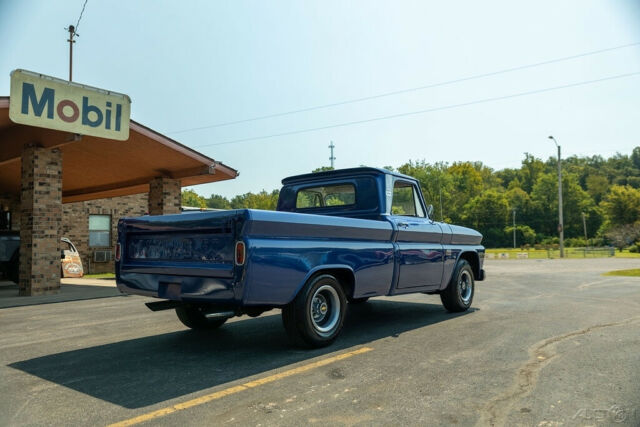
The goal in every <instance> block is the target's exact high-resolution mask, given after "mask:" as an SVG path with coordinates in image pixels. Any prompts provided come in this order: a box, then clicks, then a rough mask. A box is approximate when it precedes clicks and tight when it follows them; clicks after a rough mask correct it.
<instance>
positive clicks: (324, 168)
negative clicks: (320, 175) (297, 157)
mask: <svg viewBox="0 0 640 427" xmlns="http://www.w3.org/2000/svg"><path fill="white" fill-rule="evenodd" d="M332 170H334V168H332V167H331V166H320V167H319V168H316V169H314V170H312V171H311V172H313V173H316V172H327V171H332Z"/></svg>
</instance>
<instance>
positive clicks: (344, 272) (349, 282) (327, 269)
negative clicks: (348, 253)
mask: <svg viewBox="0 0 640 427" xmlns="http://www.w3.org/2000/svg"><path fill="white" fill-rule="evenodd" d="M322 274H330V275H332V276H333V277H335V278H336V280H337V281H338V283H339V284H340V286H342V289H343V290H344V294H345V296H349V297H351V296H353V291H354V288H355V283H356V276H355V273H354V271H353V269H352V268H351V267H350V266H348V265H343V264H330V265H321V266H317V267H314V268H312V269H311V270H310V271H309V272H308V273H307V275H306V276H305V278H304V280H302V283H300V285H299V286H298V288H297V289H296V292H295V294H294V295H293V297H292V298H291V300H293V299H295V297H296V296H298V294H299V293H300V291H301V290H302V288H303V287H304V286H305V285H306V284H307V283H308V282H309V281H310V280H311V279H313V278H314V277H317V276H320V275H322Z"/></svg>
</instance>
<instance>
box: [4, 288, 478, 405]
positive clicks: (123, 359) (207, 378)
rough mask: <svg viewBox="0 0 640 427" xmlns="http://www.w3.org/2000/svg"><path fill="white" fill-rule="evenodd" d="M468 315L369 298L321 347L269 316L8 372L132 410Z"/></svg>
mask: <svg viewBox="0 0 640 427" xmlns="http://www.w3.org/2000/svg"><path fill="white" fill-rule="evenodd" d="M472 312H473V310H470V311H468V312H466V313H462V314H451V313H447V312H446V311H444V309H443V308H442V306H441V305H435V304H426V303H425V304H419V303H410V302H396V301H388V300H372V301H369V302H368V303H366V304H362V305H357V306H351V307H350V309H349V314H348V317H347V319H346V323H345V326H344V328H343V330H342V333H341V336H340V337H339V338H338V340H337V341H336V342H335V343H334V344H333V345H332V346H330V347H328V348H324V349H318V350H300V349H296V348H292V347H291V346H290V344H289V342H288V340H287V337H286V334H285V332H284V328H283V327H282V322H281V318H280V316H279V315H274V316H265V317H260V318H256V319H246V320H241V321H237V322H232V323H229V324H227V325H224V326H223V327H222V328H221V329H219V330H215V331H208V332H200V331H191V330H185V331H180V332H172V333H167V334H162V335H155V336H150V337H145V338H138V339H133V340H128V341H123V342H117V343H113V344H106V345H101V346H98V347H92V348H85V349H81V350H74V351H68V352H64V353H58V354H52V355H50V356H44V357H39V358H35V359H31V360H25V361H22V362H18V363H13V364H11V365H9V366H11V367H12V368H15V369H19V370H21V371H24V372H27V373H29V374H32V375H35V376H38V377H40V378H43V379H45V380H47V381H51V382H54V383H57V384H60V385H63V386H65V387H68V388H70V389H73V390H76V391H79V392H81V393H85V394H87V395H90V396H92V397H95V398H98V399H102V400H105V401H108V402H111V403H114V404H116V405H120V406H122V407H125V408H131V409H133V408H140V407H144V406H148V405H153V404H155V403H159V402H163V401H166V400H169V399H173V398H176V397H180V396H183V395H186V394H189V393H193V392H197V391H200V390H205V389H208V388H211V387H214V386H217V385H220V384H224V383H228V382H231V381H235V380H239V379H242V378H245V377H248V376H252V375H256V374H260V373H263V372H266V371H269V370H272V369H275V368H281V367H285V366H287V365H290V364H293V363H298V362H301V361H304V360H307V359H312V358H315V357H318V356H322V355H324V354H327V353H332V352H335V351H337V350H343V349H346V348H350V347H353V346H357V345H361V344H365V343H369V342H371V341H374V340H377V339H380V338H385V337H391V336H398V335H399V334H401V333H403V332H407V331H411V330H414V329H418V328H423V327H426V326H429V325H433V324H436V323H439V322H442V321H445V320H450V319H453V318H455V317H458V316H461V315H465V314H469V313H472ZM131 327H132V328H133V327H135V326H133V325H132V326H131Z"/></svg>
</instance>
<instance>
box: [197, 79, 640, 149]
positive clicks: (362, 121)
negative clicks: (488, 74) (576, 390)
mask: <svg viewBox="0 0 640 427" xmlns="http://www.w3.org/2000/svg"><path fill="white" fill-rule="evenodd" d="M638 74H640V71H635V72H633V73H626V74H618V75H615V76H609V77H603V78H600V79H595V80H586V81H581V82H577V83H570V84H566V85H562V86H554V87H549V88H544V89H536V90H531V91H527V92H519V93H514V94H511V95H504V96H496V97H491V98H484V99H479V100H475V101H469V102H463V103H460V104H450V105H444V106H441V107H434V108H427V109H424V110H417V111H409V112H406V113H398V114H392V115H388V116H380V117H373V118H370V119H363V120H354V121H351V122H343V123H337V124H333V125H327V126H319V127H315V128H307V129H299V130H294V131H288V132H281V133H274V134H270V135H262V136H253V137H249V138H241V139H233V140H230V141H223V142H216V143H212V144H204V145H197V146H195V147H196V148H202V147H213V146H217V145H227V144H237V143H241V142H248V141H257V140H260V139H268V138H275V137H278V136H288V135H297V134H301V133H307V132H315V131H320V130H325V129H333V128H339V127H345V126H352V125H359V124H363V123H370V122H376V121H381V120H390V119H397V118H400V117H407V116H414V115H417V114H426V113H433V112H435V111H442V110H449V109H453V108H459V107H467V106H470V105H476V104H483V103H486V102H493V101H501V100H504V99H511V98H518V97H522V96H528V95H535V94H538V93H544V92H551V91H554V90H559V89H567V88H571V87H576V86H585V85H589V84H593V83H599V82H603V81H608V80H615V79H621V78H625V77H631V76H636V75H638Z"/></svg>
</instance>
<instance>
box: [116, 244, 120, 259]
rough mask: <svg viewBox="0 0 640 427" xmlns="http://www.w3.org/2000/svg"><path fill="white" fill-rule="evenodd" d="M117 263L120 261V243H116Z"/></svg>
mask: <svg viewBox="0 0 640 427" xmlns="http://www.w3.org/2000/svg"><path fill="white" fill-rule="evenodd" d="M115 258H116V261H120V243H116V256H115Z"/></svg>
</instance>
